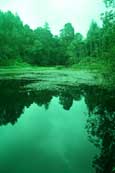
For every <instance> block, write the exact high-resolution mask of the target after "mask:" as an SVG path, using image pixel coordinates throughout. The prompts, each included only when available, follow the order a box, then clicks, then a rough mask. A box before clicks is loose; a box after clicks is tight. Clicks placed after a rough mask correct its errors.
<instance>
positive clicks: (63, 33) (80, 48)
mask: <svg viewBox="0 0 115 173" xmlns="http://www.w3.org/2000/svg"><path fill="white" fill-rule="evenodd" d="M104 2H105V5H106V7H107V11H106V12H105V13H103V14H101V19H102V22H103V26H102V28H100V27H99V26H98V25H97V23H96V22H95V21H92V22H91V25H90V27H89V30H88V33H87V37H86V38H85V39H84V38H83V36H82V35H81V34H80V33H75V32H74V28H73V26H72V24H71V23H66V24H65V25H64V27H63V28H62V29H61V30H60V35H59V36H54V35H53V34H52V33H51V30H50V27H49V24H48V23H45V24H44V26H43V27H38V28H36V29H35V30H32V29H31V28H30V27H29V26H28V25H23V23H22V21H21V20H20V18H19V16H18V15H14V14H12V13H11V12H10V11H8V12H2V11H0V65H10V64H15V63H16V62H19V59H20V60H21V61H20V62H22V63H24V62H26V63H29V64H32V65H38V66H60V65H73V64H78V63H79V62H82V60H83V61H84V60H85V62H86V63H88V62H90V61H88V60H87V57H89V58H90V59H91V61H95V60H96V61H97V58H98V57H100V58H99V60H101V59H103V60H104V61H105V62H107V61H111V62H112V64H113V62H114V58H115V12H114V8H113V5H114V1H113V0H105V1H104Z"/></svg>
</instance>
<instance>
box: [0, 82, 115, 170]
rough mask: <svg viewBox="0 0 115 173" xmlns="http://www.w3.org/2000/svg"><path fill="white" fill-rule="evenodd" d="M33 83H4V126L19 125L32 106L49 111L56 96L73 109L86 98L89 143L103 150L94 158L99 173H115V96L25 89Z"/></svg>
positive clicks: (94, 90) (0, 85)
mask: <svg viewBox="0 0 115 173" xmlns="http://www.w3.org/2000/svg"><path fill="white" fill-rule="evenodd" d="M28 83H29V81H19V80H17V81H15V80H9V81H0V125H6V124H7V123H11V124H15V123H16V121H17V120H18V118H19V117H20V116H21V114H22V113H23V112H24V108H25V106H26V107H29V106H30V105H31V104H32V103H36V104H37V105H38V106H42V105H44V106H45V108H46V109H48V107H49V105H50V102H51V100H52V98H53V96H58V97H59V103H60V104H61V105H62V106H63V108H64V109H65V110H69V109H70V108H71V106H72V104H73V101H74V100H75V101H77V100H80V99H81V97H84V98H85V103H86V104H87V108H88V112H89V115H88V118H87V124H86V130H87V133H88V137H89V140H90V141H91V142H92V143H93V144H94V145H95V146H96V147H99V148H100V154H99V155H98V156H96V157H95V158H94V161H93V167H94V168H95V170H96V173H112V172H114V171H112V170H113V169H114V167H115V94H114V91H107V90H104V89H101V88H98V87H94V86H93V87H91V86H90V87H89V86H79V87H75V86H74V87H69V86H65V87H64V86H63V87H62V88H61V89H60V90H54V91H49V90H47V89H46V90H37V91H32V90H31V91H28V90H26V89H24V88H23V86H25V85H26V84H28Z"/></svg>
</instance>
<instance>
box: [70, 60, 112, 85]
mask: <svg viewBox="0 0 115 173" xmlns="http://www.w3.org/2000/svg"><path fill="white" fill-rule="evenodd" d="M72 69H73V70H81V69H82V70H83V69H84V70H89V71H90V72H92V73H96V74H99V75H101V76H102V78H103V84H104V85H110V86H112V87H115V62H113V61H112V60H111V59H106V60H105V58H93V57H92V58H91V57H87V58H84V59H82V60H81V61H80V62H79V63H78V64H74V65H73V66H72Z"/></svg>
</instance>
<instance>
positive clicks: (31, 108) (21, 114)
mask: <svg viewBox="0 0 115 173" xmlns="http://www.w3.org/2000/svg"><path fill="white" fill-rule="evenodd" d="M27 83H28V82H27V81H0V173H26V172H27V173H106V172H107V173H111V172H112V170H113V168H114V166H115V129H114V127H115V108H114V103H115V96H114V91H106V90H104V89H100V88H97V87H88V86H81V87H68V86H63V87H62V89H60V90H55V91H49V90H39V89H38V90H37V91H35V90H31V91H28V90H27V89H24V86H25V85H26V84H27Z"/></svg>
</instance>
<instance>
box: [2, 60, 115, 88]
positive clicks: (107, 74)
mask: <svg viewBox="0 0 115 173" xmlns="http://www.w3.org/2000/svg"><path fill="white" fill-rule="evenodd" d="M111 62H112V61H111V60H110V59H108V60H106V61H105V59H102V58H101V59H100V58H93V57H92V58H91V57H90V58H84V59H82V60H81V61H80V62H79V63H78V64H74V65H72V66H68V67H65V66H53V67H52V66H48V67H41V66H40V67H38V66H32V65H30V64H27V63H24V62H19V61H18V62H15V63H13V64H10V65H7V66H1V67H0V77H1V79H3V78H4V77H6V76H10V77H12V78H13V77H14V79H15V78H17V75H18V78H25V77H27V78H28V79H29V78H31V79H32V78H34V79H38V78H41V80H42V78H43V77H44V76H46V77H45V80H47V78H49V79H50V78H51V76H52V78H55V80H54V81H55V82H56V80H59V78H60V81H61V78H62V76H63V75H66V76H68V77H67V79H66V80H67V81H68V80H69V81H71V82H72V77H73V76H74V77H73V78H74V79H73V81H75V78H76V80H78V82H80V81H81V80H82V79H83V81H84V82H87V84H89V83H90V79H89V76H93V80H92V84H94V80H95V84H96V82H97V85H101V86H103V87H106V88H115V69H114V67H115V63H113V62H112V63H111ZM40 75H41V77H40ZM43 75H44V76H43ZM57 75H58V76H59V78H58V79H56V76H57ZM70 78H71V80H70ZM85 80H86V81H85ZM88 80H89V82H88ZM60 83H61V82H60Z"/></svg>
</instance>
